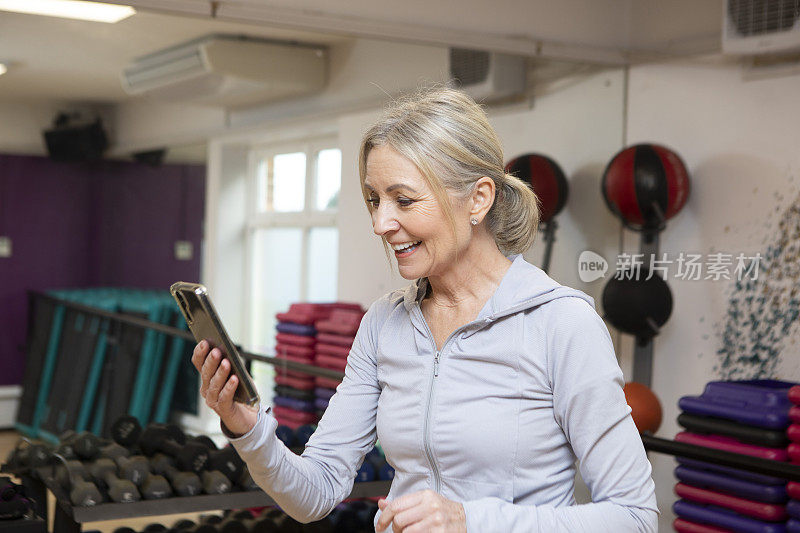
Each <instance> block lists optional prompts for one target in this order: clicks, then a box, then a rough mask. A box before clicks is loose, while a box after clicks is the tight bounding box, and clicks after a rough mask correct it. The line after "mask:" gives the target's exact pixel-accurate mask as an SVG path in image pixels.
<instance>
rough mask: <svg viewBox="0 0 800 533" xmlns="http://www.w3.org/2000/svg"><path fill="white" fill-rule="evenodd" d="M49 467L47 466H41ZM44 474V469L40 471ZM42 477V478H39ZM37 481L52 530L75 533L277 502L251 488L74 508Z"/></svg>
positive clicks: (366, 491) (371, 487) (57, 490)
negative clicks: (52, 503)
mask: <svg viewBox="0 0 800 533" xmlns="http://www.w3.org/2000/svg"><path fill="white" fill-rule="evenodd" d="M44 469H46V470H49V467H44ZM42 473H44V472H42ZM41 479H44V480H45V481H42V480H41ZM38 482H39V483H40V484H41V485H42V487H43V488H44V489H46V490H49V491H50V492H51V493H52V494H53V496H55V498H56V510H55V517H54V521H53V533H75V532H79V531H81V524H84V523H87V522H98V521H101V520H119V519H125V518H138V517H143V516H159V515H170V514H180V513H197V512H202V511H223V510H227V509H244V508H249V507H267V506H273V505H277V504H276V503H275V500H273V499H272V498H270V497H269V496H267V494H266V493H265V492H264V491H261V490H252V491H241V492H229V493H227V494H201V495H198V496H185V497H174V498H164V499H159V500H141V501H138V502H131V503H101V504H99V505H94V506H91V507H76V506H73V505H72V504H70V503H69V499H68V496H67V494H66V493H65V492H64V489H63V488H61V487H60V486H58V484H57V483H55V481H54V480H53V479H52V478H40V479H38ZM390 486H391V481H367V482H361V483H355V484H354V485H353V490H352V492H351V493H350V495H349V496H348V498H367V497H373V496H385V495H386V494H388V493H389V487H390Z"/></svg>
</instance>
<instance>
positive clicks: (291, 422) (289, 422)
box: [275, 415, 306, 431]
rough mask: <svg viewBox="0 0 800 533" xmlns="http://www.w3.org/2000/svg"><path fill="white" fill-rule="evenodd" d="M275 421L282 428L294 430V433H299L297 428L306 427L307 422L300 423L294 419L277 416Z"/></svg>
mask: <svg viewBox="0 0 800 533" xmlns="http://www.w3.org/2000/svg"><path fill="white" fill-rule="evenodd" d="M275 420H277V421H278V424H279V425H281V426H288V427H290V428H292V431H297V428H299V427H302V426H305V425H306V424H305V422H298V421H297V420H295V419H294V418H286V417H285V416H278V415H275Z"/></svg>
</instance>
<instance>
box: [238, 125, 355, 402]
mask: <svg viewBox="0 0 800 533" xmlns="http://www.w3.org/2000/svg"><path fill="white" fill-rule="evenodd" d="M341 168H342V155H341V151H340V150H339V149H338V148H335V140H334V139H326V140H322V141H316V142H308V143H297V144H292V145H283V146H268V147H260V148H257V149H254V150H253V151H252V152H251V160H250V169H251V170H250V184H249V187H248V190H249V191H250V192H251V195H250V196H251V198H250V199H249V204H250V205H249V206H248V216H247V219H248V224H247V259H246V265H247V267H246V268H247V273H246V276H247V279H248V281H249V283H248V284H247V287H248V293H247V294H246V295H245V301H246V302H247V303H246V306H247V320H246V332H245V338H246V342H247V347H248V348H249V349H250V350H252V351H255V352H258V353H266V354H272V352H273V350H274V348H275V325H276V323H277V320H276V318H275V314H276V313H279V312H281V311H284V310H286V309H287V308H288V307H289V305H290V304H292V303H295V302H300V301H308V302H331V301H335V299H336V283H337V265H338V250H339V230H338V229H337V227H336V213H337V209H338V200H339V189H340V187H341ZM273 375H274V373H273V372H272V368H271V367H270V366H269V365H264V364H259V363H254V366H253V377H254V379H255V380H256V382H257V383H258V385H259V389H260V390H261V392H262V393H265V395H266V393H268V391H269V390H270V389H271V384H272V377H273Z"/></svg>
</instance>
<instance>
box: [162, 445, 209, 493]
mask: <svg viewBox="0 0 800 533" xmlns="http://www.w3.org/2000/svg"><path fill="white" fill-rule="evenodd" d="M150 466H151V468H152V470H153V473H155V474H159V475H162V476H164V477H165V478H167V479H168V480H169V482H170V484H171V485H172V488H173V489H175V493H176V494H177V495H178V496H194V495H196V494H200V492H201V491H202V490H203V484H202V482H201V481H200V477H199V476H198V475H197V474H195V473H194V472H180V471H178V469H177V468H175V466H174V465H173V464H172V459H170V458H169V457H167V456H166V455H164V454H163V453H157V454H155V455H154V456H153V457H152V458H151V459H150Z"/></svg>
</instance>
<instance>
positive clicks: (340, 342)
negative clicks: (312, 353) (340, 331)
mask: <svg viewBox="0 0 800 533" xmlns="http://www.w3.org/2000/svg"><path fill="white" fill-rule="evenodd" d="M354 340H355V337H354V336H352V335H335V334H333V333H325V332H321V331H318V332H317V342H324V343H325V344H335V345H336V346H347V347H348V348H349V347H350V346H352V345H353V341H354Z"/></svg>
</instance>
